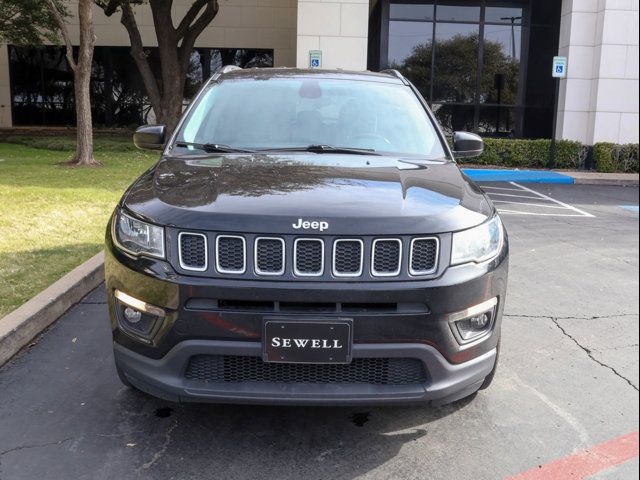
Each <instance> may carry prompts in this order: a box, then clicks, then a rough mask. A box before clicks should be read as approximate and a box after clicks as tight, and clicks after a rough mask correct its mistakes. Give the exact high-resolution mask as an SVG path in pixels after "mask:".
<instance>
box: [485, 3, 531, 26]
mask: <svg viewBox="0 0 640 480" xmlns="http://www.w3.org/2000/svg"><path fill="white" fill-rule="evenodd" d="M484 21H485V22H491V23H507V24H511V22H512V21H513V23H515V24H516V25H519V24H521V23H522V8H514V7H487V8H486V10H485V12H484Z"/></svg>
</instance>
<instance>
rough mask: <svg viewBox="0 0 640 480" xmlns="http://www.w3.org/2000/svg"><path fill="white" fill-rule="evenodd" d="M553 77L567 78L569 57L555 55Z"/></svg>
mask: <svg viewBox="0 0 640 480" xmlns="http://www.w3.org/2000/svg"><path fill="white" fill-rule="evenodd" d="M551 75H552V76H553V78H565V77H566V76H567V57H553V70H552V72H551Z"/></svg>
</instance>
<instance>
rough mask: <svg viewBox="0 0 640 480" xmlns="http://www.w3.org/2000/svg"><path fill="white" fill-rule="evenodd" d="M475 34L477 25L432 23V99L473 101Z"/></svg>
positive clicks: (475, 54)
mask: <svg viewBox="0 0 640 480" xmlns="http://www.w3.org/2000/svg"><path fill="white" fill-rule="evenodd" d="M478 35H479V26H478V25H470V24H456V23H437V24H436V46H435V72H434V86H433V89H434V91H433V97H434V98H433V100H434V101H436V102H455V103H470V102H473V101H474V99H475V92H476V73H477V71H478Z"/></svg>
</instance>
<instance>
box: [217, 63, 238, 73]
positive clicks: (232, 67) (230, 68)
mask: <svg viewBox="0 0 640 480" xmlns="http://www.w3.org/2000/svg"><path fill="white" fill-rule="evenodd" d="M234 70H242V68H241V67H239V66H237V65H225V66H223V67H222V68H221V69H220V70H218V73H219V74H220V75H224V74H225V73H229V72H233V71H234Z"/></svg>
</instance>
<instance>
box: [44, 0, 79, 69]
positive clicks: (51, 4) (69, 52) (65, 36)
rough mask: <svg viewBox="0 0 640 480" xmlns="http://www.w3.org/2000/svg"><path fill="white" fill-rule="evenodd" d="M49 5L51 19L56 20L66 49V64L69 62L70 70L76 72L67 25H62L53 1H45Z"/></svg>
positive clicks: (62, 21) (59, 14)
mask: <svg viewBox="0 0 640 480" xmlns="http://www.w3.org/2000/svg"><path fill="white" fill-rule="evenodd" d="M47 3H48V4H49V9H50V10H51V13H52V14H53V18H54V19H55V20H56V23H57V24H58V28H59V29H60V31H61V32H62V38H63V39H64V43H65V46H66V47H67V62H69V66H70V67H71V70H73V71H74V72H75V71H76V61H75V59H74V58H73V44H72V43H71V38H70V37H69V30H67V25H66V24H65V23H64V18H63V17H62V14H61V13H60V11H59V10H58V7H57V6H56V4H55V3H54V1H53V0H47Z"/></svg>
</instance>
